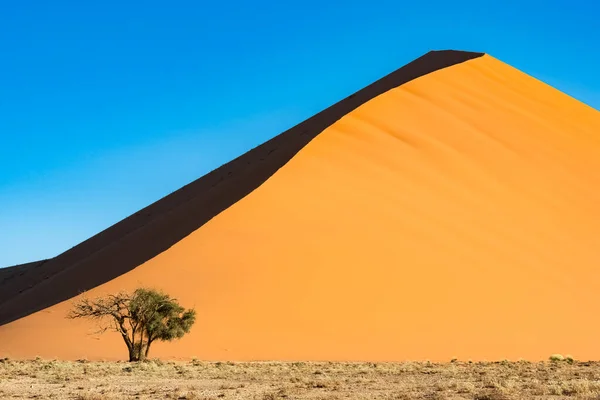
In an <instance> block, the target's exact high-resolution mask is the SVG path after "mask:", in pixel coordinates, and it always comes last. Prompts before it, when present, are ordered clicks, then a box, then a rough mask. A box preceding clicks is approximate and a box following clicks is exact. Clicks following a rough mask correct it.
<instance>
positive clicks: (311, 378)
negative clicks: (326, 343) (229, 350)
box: [0, 359, 600, 400]
mask: <svg viewBox="0 0 600 400" xmlns="http://www.w3.org/2000/svg"><path fill="white" fill-rule="evenodd" d="M0 398H1V399H17V398H20V399H24V398H28V399H75V400H118V399H179V400H185V399H188V400H191V399H196V400H197V399H203V400H213V399H214V400H217V399H258V400H283V399H285V400H291V399H323V400H325V399H327V400H335V399H429V400H436V399H473V400H503V399H506V400H511V399H599V400H600V362H598V363H596V362H586V363H582V362H576V361H575V362H572V363H569V362H566V361H553V362H550V361H547V362H539V363H531V362H508V361H503V362H493V363H492V362H489V363H469V362H461V361H454V362H451V363H446V364H433V363H416V362H411V363H378V364H374V363H308V362H306V363H305V362H300V363H275V362H260V363H259V362H256V363H208V362H199V361H193V362H189V363H183V362H161V361H158V360H157V361H150V362H144V363H136V364H129V363H125V362H59V361H43V360H33V361H12V360H6V359H5V360H0Z"/></svg>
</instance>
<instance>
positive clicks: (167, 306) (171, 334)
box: [67, 288, 196, 361]
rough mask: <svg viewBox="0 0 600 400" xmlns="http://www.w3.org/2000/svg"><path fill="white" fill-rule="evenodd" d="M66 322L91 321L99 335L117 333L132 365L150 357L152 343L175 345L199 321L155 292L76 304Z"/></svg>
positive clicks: (166, 297)
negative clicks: (162, 342) (173, 343)
mask: <svg viewBox="0 0 600 400" xmlns="http://www.w3.org/2000/svg"><path fill="white" fill-rule="evenodd" d="M67 318H70V319H76V318H90V319H93V320H96V321H97V322H99V323H100V326H101V330H100V332H105V331H107V330H113V331H116V332H118V333H119V334H120V335H121V337H122V338H123V341H124V342H125V345H126V346H127V350H128V352H129V361H142V360H144V359H146V358H147V357H148V354H149V352H150V346H151V345H152V343H153V342H155V341H157V340H159V341H172V340H174V339H179V338H181V337H183V336H184V335H185V334H186V333H188V332H189V331H190V329H191V327H192V325H193V324H194V322H195V321H196V311H195V310H194V309H188V310H186V309H184V308H183V307H182V306H181V305H179V303H178V302H177V300H176V299H174V298H172V297H170V296H169V295H167V294H165V293H163V292H161V291H157V290H154V289H147V288H139V289H136V290H135V291H134V292H133V293H131V294H130V293H124V292H121V293H118V294H111V295H108V296H106V297H101V298H97V299H94V300H90V299H87V298H85V297H83V298H81V299H79V300H77V301H76V302H75V303H74V305H73V308H72V309H71V310H70V311H69V313H68V314H67Z"/></svg>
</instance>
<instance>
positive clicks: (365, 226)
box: [0, 52, 600, 361]
mask: <svg viewBox="0 0 600 400" xmlns="http://www.w3.org/2000/svg"><path fill="white" fill-rule="evenodd" d="M441 56H445V57H449V56H452V57H454V58H453V59H452V61H451V62H447V63H446V64H445V65H443V66H439V65H442V64H436V65H438V67H432V65H434V64H435V63H433V62H432V61H431V60H432V58H431V57H434V58H435V57H437V58H438V59H440V57H441ZM429 57H430V58H429V59H428V60H429V61H427V63H426V64H428V65H430V68H429V71H424V70H423V71H422V72H420V73H418V74H416V75H414V76H410V74H408V73H406V70H405V75H404V78H403V79H400V80H398V81H395V84H394V83H390V82H389V80H388V83H387V84H388V85H389V86H387V87H386V86H385V85H384V84H381V83H380V84H379V85H380V86H378V87H379V89H378V90H379V91H376V90H372V87H371V91H370V92H368V93H370V94H369V95H367V94H368V93H367V92H362V94H361V95H360V96H359V93H360V92H359V93H357V95H356V96H354V97H352V96H351V97H350V98H349V99H346V100H344V101H345V102H350V103H346V106H345V107H346V108H344V107H343V106H340V105H339V104H340V103H339V104H338V105H336V106H334V107H332V108H333V109H334V110H337V112H338V113H340V115H339V116H337V117H336V116H331V115H330V116H329V117H328V118H329V119H327V118H325V117H324V114H321V116H320V117H318V118H317V122H315V120H313V125H317V126H322V128H320V129H319V128H318V127H317V128H315V129H313V130H312V131H311V133H310V134H307V135H304V136H307V137H306V138H304V139H302V140H301V139H296V140H297V141H296V145H294V146H295V147H294V146H290V147H288V148H287V149H288V150H286V151H285V152H284V153H285V156H284V155H279V156H277V154H278V153H277V150H278V149H281V148H283V144H284V143H285V142H286V141H285V140H284V139H286V138H287V139H288V140H292V139H290V137H296V138H298V137H301V136H302V135H301V132H303V130H302V129H300V128H295V129H296V131H293V132H296V133H295V134H294V133H293V134H289V132H288V133H287V136H285V135H286V134H283V135H282V136H281V137H279V138H278V139H277V140H278V142H276V143H278V144H279V145H277V146H273V148H272V149H271V150H273V149H274V150H275V152H273V153H271V154H270V153H269V151H270V150H269V149H268V148H265V147H263V148H262V150H260V151H255V154H258V153H260V154H262V157H263V158H264V160H265V163H267V161H268V160H269V157H272V158H271V159H273V158H275V159H276V161H275V162H274V163H273V164H272V165H271V166H269V167H264V168H263V169H259V171H258V172H256V170H254V171H251V172H252V173H253V174H255V175H256V174H258V175H260V178H257V179H255V180H254V181H252V182H249V179H248V177H249V175H242V176H241V177H240V178H239V180H237V181H235V180H232V179H233V178H231V177H230V178H229V181H228V182H231V185H232V187H238V186H239V185H242V186H243V187H242V188H240V189H239V191H238V193H237V194H236V196H238V198H237V199H236V200H235V201H233V202H232V203H231V204H227V205H226V206H223V204H224V203H219V204H217V202H216V200H214V199H215V198H216V197H211V195H210V193H209V192H210V187H211V186H210V185H208V184H207V183H205V184H204V185H208V186H207V187H208V189H206V190H205V192H206V193H209V194H208V195H206V196H205V199H204V200H202V201H203V203H202V202H200V201H199V200H195V199H196V198H197V197H195V195H193V194H192V193H191V188H188V191H187V192H185V191H184V192H180V194H179V195H177V196H179V197H177V199H176V201H175V200H173V201H172V202H171V204H170V206H169V207H167V206H166V205H165V204H166V203H164V202H163V205H162V206H161V205H160V204H159V203H160V202H159V203H156V204H155V208H154V211H155V213H151V216H148V215H147V214H145V211H144V210H142V212H141V214H140V215H142V214H143V215H142V216H138V219H141V218H142V217H145V218H151V219H152V218H153V219H152V221H151V222H149V223H148V224H147V225H144V224H143V223H142V224H140V225H139V227H137V228H136V229H133V228H132V226H133V225H131V226H129V228H127V229H125V228H119V229H121V231H119V232H118V234H117V233H115V232H117V230H114V229H113V231H112V233H111V232H109V231H107V232H108V233H104V235H103V237H101V239H102V240H104V242H102V245H99V243H100V240H99V239H98V238H96V239H95V243H92V244H89V243H88V245H89V248H87V249H86V246H85V243H84V244H83V245H82V247H79V249H78V248H77V247H76V248H74V249H73V250H72V252H71V255H67V256H64V255H62V256H59V257H57V258H56V259H54V260H49V261H47V262H45V263H44V264H42V265H41V266H40V267H39V268H37V270H41V271H45V272H43V273H40V272H39V271H38V272H35V273H33V272H32V273H31V274H30V278H29V280H27V281H26V280H24V278H21V279H20V280H19V279H15V280H16V281H18V282H17V284H15V285H14V286H9V285H12V284H10V283H9V282H8V283H5V284H4V285H3V286H2V287H1V290H2V297H1V298H0V321H2V322H5V324H4V325H2V326H0V356H2V355H6V356H10V357H33V356H36V355H39V356H42V357H57V358H67V359H75V358H82V357H87V358H90V359H118V358H124V356H125V354H124V353H125V352H124V346H123V344H122V343H121V342H120V339H119V338H118V337H117V336H116V335H110V334H105V335H103V336H95V335H92V334H90V332H91V331H93V330H94V326H93V325H91V324H88V323H86V322H82V321H77V322H74V321H70V320H66V319H65V318H64V315H65V314H66V312H67V309H68V307H69V305H70V304H71V303H70V302H71V300H70V299H68V297H69V296H72V295H73V293H74V292H73V291H74V290H77V289H78V288H81V287H86V285H88V286H89V287H92V286H95V285H98V284H100V283H101V284H100V285H99V286H96V287H95V288H93V289H91V290H90V295H100V294H103V293H107V292H112V291H116V290H121V289H133V288H135V287H136V286H138V285H149V286H155V287H158V288H161V289H163V290H166V291H168V292H169V293H172V294H173V295H174V296H176V297H177V298H178V299H180V301H181V302H182V303H183V304H184V305H186V306H195V307H196V309H197V310H198V314H199V322H198V323H197V325H196V326H195V327H194V329H193V331H192V333H191V334H190V335H189V336H187V337H185V338H184V339H182V340H181V341H179V342H175V343H171V344H161V343H159V344H157V345H156V347H155V348H153V355H154V356H158V357H168V358H191V357H198V358H203V359H226V360H251V359H277V360H289V359H303V360H372V361H385V360H394V361H399V360H407V359H430V360H447V359H450V358H453V357H458V358H462V359H468V358H470V359H501V358H509V359H516V358H519V357H523V358H528V359H540V358H546V357H547V356H548V355H550V354H551V353H557V352H558V353H569V354H572V355H573V356H575V357H576V358H582V359H591V358H596V359H597V358H600V346H598V345H597V341H598V337H600V323H598V322H596V318H595V315H596V311H597V310H599V309H600V296H599V295H598V293H600V279H598V275H599V272H598V271H599V270H598V263H599V262H600V113H599V112H598V111H597V110H594V109H592V108H591V107H588V106H586V105H584V104H582V103H580V102H578V101H576V100H575V99H573V98H571V97H569V96H567V95H565V94H563V93H561V92H559V91H557V90H555V89H553V88H551V87H550V86H547V85H545V84H544V83H542V82H540V81H538V80H535V79H533V78H531V77H529V76H527V75H526V74H523V73H522V72H520V71H518V70H516V69H514V68H512V67H510V66H508V65H506V64H504V63H502V62H500V61H498V60H496V59H494V58H493V57H491V56H489V55H484V56H480V55H479V54H474V53H453V52H450V53H437V54H434V55H429ZM461 57H462V58H461ZM426 60H427V59H426ZM421 62H422V63H423V61H422V60H421ZM428 72H429V73H428ZM396 76H398V75H396ZM415 78H416V79H415ZM352 102H354V103H352ZM342 103H343V102H342ZM335 107H337V109H336V108H335ZM345 110H347V111H345ZM330 113H331V109H330ZM330 119H331V121H330ZM300 126H302V124H301V125H300ZM305 126H307V125H305ZM323 128H324V130H323ZM303 129H306V128H303ZM321 131H322V132H321ZM299 132H300V133H299ZM319 132H320V133H319ZM282 137H283V139H282ZM271 143H274V142H271ZM288 155H289V157H288ZM244 157H245V156H243V157H241V158H240V159H238V160H236V161H237V163H238V164H237V165H238V166H239V165H242V164H243V163H244ZM259 158H260V157H259ZM246 159H248V158H246ZM240 160H241V161H240ZM236 171H237V170H236ZM223 174H225V177H226V175H227V173H226V171H225V170H221V172H219V174H213V176H212V178H210V179H212V181H218V179H220V178H221V177H222V176H223ZM203 179H205V180H206V178H203ZM212 181H211V182H212ZM207 182H208V181H207ZM257 182H258V183H257ZM216 187H217V188H218V187H219V186H216ZM200 192H202V190H200ZM244 192H246V193H244ZM186 193H187V194H186ZM194 193H195V192H194ZM234 197H235V196H234ZM234 197H230V199H232V198H234ZM222 198H223V196H221V197H220V199H222ZM211 199H212V200H211ZM200 206H202V207H207V208H209V209H210V211H211V212H213V215H214V217H211V216H208V215H209V214H208V211H206V209H202V210H199V209H198V207H200ZM151 207H152V206H151ZM161 207H162V208H161ZM201 211H202V212H204V213H205V214H203V216H201V217H199V213H200V212H201ZM186 215H191V216H193V217H190V218H186ZM207 216H208V217H207ZM132 218H134V217H132ZM202 218H206V220H207V222H206V221H202V222H201V223H198V221H199V220H201V219H202ZM192 220H193V221H192ZM192 224H197V226H198V228H197V229H195V230H193V231H191V232H186V229H189V228H190V226H192ZM147 226H150V227H151V228H152V229H149V228H147ZM140 227H142V228H144V227H146V232H145V233H144V232H141V230H143V229H142V228H140ZM177 227H180V228H177ZM160 228H164V229H162V230H161V229H160ZM167 228H168V229H167ZM177 229H179V230H177ZM173 230H176V231H177V232H175V233H173ZM140 232H141V233H140ZM101 235H102V234H101ZM136 235H137V236H136ZM163 236H167V237H170V238H171V239H170V240H175V239H176V241H175V243H169V241H168V240H166V239H164V240H162V241H161V239H160V238H161V237H163ZM180 236H181V237H183V238H182V239H181V238H180ZM107 238H112V239H114V240H113V241H111V240H108V239H107ZM93 239H94V238H92V239H90V241H93ZM140 243H141V244H144V243H146V244H147V246H148V247H149V248H153V249H155V250H156V249H157V248H159V249H160V250H161V251H160V252H157V253H156V254H154V255H149V253H144V254H143V255H140V254H139V253H137V252H133V253H135V254H131V253H132V252H129V253H128V252H127V249H128V246H132V245H133V244H135V245H136V246H138V247H139V246H140ZM94 246H97V248H96V247H94ZM161 246H164V249H163V248H162V247H161ZM135 248H136V249H137V247H135ZM84 250H85V251H84ZM163 250H164V251H163ZM86 251H87V253H86ZM61 257H62V261H61ZM143 258H147V259H143ZM124 259H125V260H126V261H127V262H124V261H122V260H124ZM57 260H58V261H57ZM90 260H91V261H90ZM136 260H142V261H141V262H140V263H139V264H135V263H136ZM67 261H68V262H67ZM92 261H93V263H95V264H93V263H92ZM100 261H102V263H100ZM86 263H87V266H91V265H94V266H95V269H89V268H88V269H86V268H85V266H86ZM112 263H116V264H112ZM119 263H120V264H119ZM132 264H135V265H133V266H132ZM140 264H141V265H140ZM114 265H117V267H114ZM136 265H139V266H137V267H135V266H136ZM134 267H135V268H134ZM103 268H105V269H103ZM103 271H104V272H103ZM43 274H47V275H46V276H47V277H48V279H46V280H44V279H42V275H43ZM111 275H114V276H111ZM82 277H83V278H82ZM86 277H87V278H86ZM113 278H114V279H113ZM79 279H81V282H83V283H79V282H80V281H78V280H79ZM103 279H104V282H105V283H102V282H103ZM23 282H26V283H23ZM23 285H25V286H26V287H25V288H24V287H23ZM9 287H12V289H10V290H12V291H11V292H10V293H9V292H8V291H5V288H9ZM15 287H18V288H19V289H18V290H21V293H20V294H19V293H15V292H14V291H15V290H16V289H15ZM65 299H66V301H62V302H58V301H61V300H65ZM55 303H56V304H55ZM44 307H45V308H44ZM36 308H37V309H36ZM41 308H43V309H41ZM38 310H39V311H38ZM32 311H35V312H33V313H31V312H32ZM29 313H30V315H27V316H24V315H26V314H29ZM23 316H24V317H23ZM19 317H22V318H19Z"/></svg>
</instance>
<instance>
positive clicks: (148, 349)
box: [144, 339, 152, 358]
mask: <svg viewBox="0 0 600 400" xmlns="http://www.w3.org/2000/svg"><path fill="white" fill-rule="evenodd" d="M151 344H152V339H148V343H147V344H146V352H145V353H144V357H145V358H148V353H150V345H151Z"/></svg>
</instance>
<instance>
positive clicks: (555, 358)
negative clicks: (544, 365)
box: [550, 354, 565, 362]
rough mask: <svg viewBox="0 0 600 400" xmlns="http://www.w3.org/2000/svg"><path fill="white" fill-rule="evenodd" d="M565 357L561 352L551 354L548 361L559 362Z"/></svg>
mask: <svg viewBox="0 0 600 400" xmlns="http://www.w3.org/2000/svg"><path fill="white" fill-rule="evenodd" d="M564 360H565V358H564V357H563V356H562V355H561V354H552V355H551V356H550V361H552V362H560V361H564Z"/></svg>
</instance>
